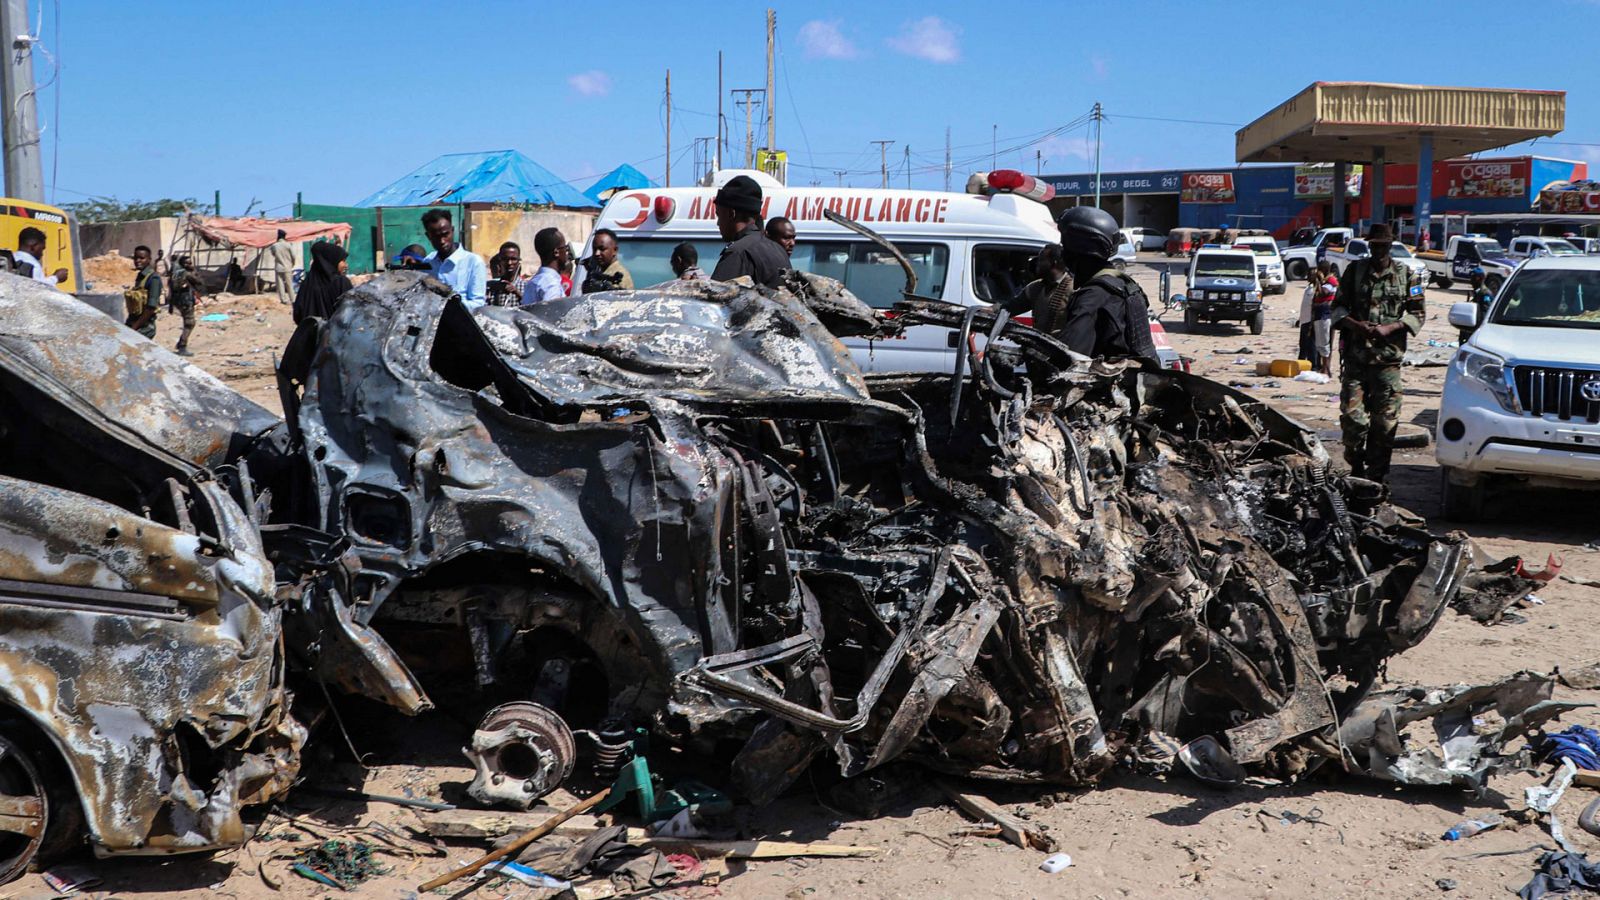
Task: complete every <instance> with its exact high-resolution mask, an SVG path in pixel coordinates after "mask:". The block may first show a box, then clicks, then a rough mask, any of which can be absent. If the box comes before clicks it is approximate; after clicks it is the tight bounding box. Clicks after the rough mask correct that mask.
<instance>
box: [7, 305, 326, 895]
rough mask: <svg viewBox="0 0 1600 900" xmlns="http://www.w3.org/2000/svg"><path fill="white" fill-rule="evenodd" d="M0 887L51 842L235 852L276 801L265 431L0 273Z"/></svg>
mask: <svg viewBox="0 0 1600 900" xmlns="http://www.w3.org/2000/svg"><path fill="white" fill-rule="evenodd" d="M0 322H3V323H4V324H3V325H0V410H3V414H0V880H10V879H11V878H13V877H15V876H16V875H18V874H20V873H21V872H22V871H23V870H24V868H25V867H26V866H27V865H28V864H29V863H30V862H31V861H32V860H33V859H34V858H35V857H36V856H37V855H38V854H39V853H40V852H41V851H45V852H48V851H49V850H51V849H52V848H54V847H65V846H67V845H68V844H69V843H70V842H71V841H72V839H73V838H74V837H75V836H76V835H75V833H74V832H75V830H76V829H77V828H78V826H79V823H80V822H81V824H82V825H84V826H87V828H86V830H87V833H88V835H89V836H90V838H91V840H92V843H93V845H94V847H95V848H96V849H97V850H99V851H102V852H124V853H166V852H179V851H191V850H207V849H215V848H219V847H228V846H234V845H237V844H238V843H240V842H241V841H243V840H244V839H245V837H246V836H247V834H248V832H247V826H246V825H245V823H244V821H243V820H242V818H241V812H242V810H243V809H244V808H245V807H247V806H250V805H254V804H259V803H262V802H265V801H266V800H269V799H271V798H273V797H275V796H278V795H281V794H282V793H283V792H284V791H286V790H287V789H288V787H289V785H290V784H291V782H292V781H293V779H294V777H295V775H296V772H297V771H298V767H299V756H298V754H299V749H300V746H301V744H302V743H303V742H304V739H305V729H304V728H303V727H302V726H301V725H300V724H299V723H298V722H296V721H295V720H294V719H293V718H291V717H290V715H289V696H288V693H287V692H286V690H285V686H284V676H285V672H284V668H285V665H284V664H285V659H284V657H283V655H282V653H281V650H280V643H279V620H280V616H281V611H280V604H279V603H278V602H277V601H276V599H275V598H274V584H275V579H274V575H273V570H272V565H271V564H270V563H269V562H268V560H267V557H266V555H265V552H264V550H263V547H262V543H261V535H260V530H259V529H260V524H261V515H262V513H263V512H264V507H260V506H258V505H257V503H256V502H255V500H254V498H253V497H251V496H250V487H249V485H250V479H249V476H248V473H247V472H246V471H245V469H244V468H242V467H241V466H238V465H235V464H234V459H235V456H236V454H238V453H240V452H242V451H243V450H244V449H245V448H246V446H247V444H248V441H247V440H246V436H253V435H255V434H258V433H262V432H265V431H269V430H270V429H272V428H274V427H275V426H276V425H277V423H278V418H277V417H276V416H274V415H273V414H272V413H270V412H268V411H267V410H265V409H262V408H261V407H259V406H257V405H256V404H254V403H251V402H249V401H248V400H245V399H244V398H242V397H240V396H239V395H238V394H236V393H235V392H233V391H232V390H230V389H228V388H227V387H225V386H223V384H222V383H221V382H219V381H217V380H216V379H214V378H212V377H211V376H209V375H206V374H205V373H203V372H201V371H200V370H198V369H195V368H194V367H192V366H189V365H188V364H186V363H184V362H183V361H181V360H179V359H178V358H177V357H175V356H173V355H171V354H170V353H167V352H166V351H165V350H163V349H161V348H159V347H157V346H156V345H155V344H154V343H152V342H150V341H148V340H145V339H144V338H143V337H141V336H139V335H137V334H134V333H132V332H130V331H129V330H128V329H126V328H123V327H122V326H121V325H120V324H118V323H116V322H114V321H112V320H111V319H109V318H106V317H105V316H103V315H101V314H100V313H98V312H96V311H94V310H92V309H91V308H90V307H88V306H86V305H82V304H80V303H78V302H77V301H75V300H73V299H71V298H70V297H67V296H65V295H62V294H58V293H56V292H55V291H53V290H50V289H48V288H47V289H45V290H44V291H43V292H40V291H39V290H37V286H35V285H31V284H29V283H28V282H26V281H25V280H23V279H19V278H16V277H13V276H10V275H5V276H0Z"/></svg>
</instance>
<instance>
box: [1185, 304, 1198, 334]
mask: <svg viewBox="0 0 1600 900" xmlns="http://www.w3.org/2000/svg"><path fill="white" fill-rule="evenodd" d="M1183 330H1184V331H1186V332H1188V333H1189V334H1194V333H1195V332H1196V331H1198V330H1200V314H1199V313H1197V312H1195V311H1194V310H1193V309H1190V308H1188V307H1184V309H1183Z"/></svg>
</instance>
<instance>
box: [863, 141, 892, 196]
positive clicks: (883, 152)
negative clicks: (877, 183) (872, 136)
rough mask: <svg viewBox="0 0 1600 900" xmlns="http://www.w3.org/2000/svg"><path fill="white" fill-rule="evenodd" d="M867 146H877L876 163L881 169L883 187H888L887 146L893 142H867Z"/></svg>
mask: <svg viewBox="0 0 1600 900" xmlns="http://www.w3.org/2000/svg"><path fill="white" fill-rule="evenodd" d="M867 143H869V144H877V145H878V161H879V164H880V165H881V166H882V167H883V186H884V187H888V186H889V146H890V145H891V144H893V143H894V141H867Z"/></svg>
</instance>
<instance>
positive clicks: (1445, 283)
mask: <svg viewBox="0 0 1600 900" xmlns="http://www.w3.org/2000/svg"><path fill="white" fill-rule="evenodd" d="M1433 283H1434V284H1437V285H1438V286H1439V287H1440V288H1441V289H1443V290H1446V291H1448V290H1450V285H1452V284H1454V283H1455V282H1453V281H1451V280H1450V279H1449V278H1446V277H1445V276H1443V275H1435V276H1433Z"/></svg>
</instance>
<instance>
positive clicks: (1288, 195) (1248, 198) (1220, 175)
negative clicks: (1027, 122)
mask: <svg viewBox="0 0 1600 900" xmlns="http://www.w3.org/2000/svg"><path fill="white" fill-rule="evenodd" d="M1367 169H1368V167H1364V166H1352V167H1351V168H1350V170H1349V172H1348V173H1347V175H1346V178H1345V198H1344V199H1345V210H1344V216H1343V221H1346V222H1370V221H1373V220H1374V219H1376V218H1379V217H1381V218H1382V219H1383V220H1384V221H1388V222H1394V223H1400V224H1401V225H1402V226H1403V225H1404V224H1405V223H1406V222H1408V221H1410V220H1411V219H1412V217H1413V215H1414V214H1415V209H1414V206H1415V202H1416V192H1417V164H1416V163H1414V162H1412V163H1389V164H1387V165H1385V166H1384V178H1383V193H1384V197H1383V208H1382V210H1381V211H1380V213H1379V215H1378V216H1375V215H1374V214H1373V208H1372V197H1371V192H1370V191H1369V190H1365V189H1364V188H1367V187H1368V183H1369V182H1370V179H1368V178H1367V177H1366V176H1367V174H1368V173H1367ZM1432 169H1433V179H1432V194H1433V202H1432V215H1433V216H1435V217H1438V216H1440V215H1449V214H1462V213H1525V212H1528V211H1530V210H1531V209H1532V208H1533V206H1534V203H1535V202H1536V201H1537V200H1538V197H1539V192H1540V191H1541V190H1543V189H1544V188H1545V187H1547V186H1549V185H1551V184H1554V183H1557V182H1566V181H1578V180H1581V179H1584V178H1587V177H1588V174H1589V167H1588V164H1587V163H1584V162H1580V161H1577V160H1570V159H1555V158H1551V157H1545V156H1498V157H1484V158H1479V159H1451V160H1445V161H1442V162H1436V163H1434V164H1433V167H1432ZM1039 177H1040V178H1041V179H1042V180H1044V181H1047V182H1049V183H1050V184H1052V185H1054V186H1055V189H1056V199H1055V200H1052V201H1051V202H1050V207H1051V211H1052V212H1053V213H1059V212H1060V211H1061V210H1062V209H1065V208H1066V207H1069V206H1077V205H1080V204H1092V203H1094V187H1095V184H1094V176H1093V175H1092V174H1078V175H1041V176H1039ZM1333 179H1334V167H1333V165H1332V164H1331V163H1324V164H1309V165H1306V164H1301V165H1293V164H1287V163H1286V164H1282V165H1271V164H1268V165H1243V166H1218V167H1215V168H1206V169H1199V168H1196V169H1160V170H1153V171H1140V172H1103V173H1101V176H1100V206H1101V208H1103V209H1105V210H1106V211H1107V212H1110V213H1111V214H1112V215H1113V216H1116V218H1117V221H1118V222H1120V223H1122V225H1124V226H1125V227H1130V228H1131V227H1139V226H1142V227H1145V228H1155V229H1158V230H1163V231H1164V230H1169V229H1173V228H1216V227H1218V226H1220V225H1223V224H1227V225H1230V226H1233V227H1236V228H1262V229H1265V230H1267V231H1270V232H1272V234H1273V235H1274V236H1275V237H1278V238H1280V239H1286V238H1288V237H1289V235H1290V234H1292V233H1293V232H1294V230H1295V229H1297V228H1301V227H1304V226H1308V225H1309V226H1313V227H1321V226H1323V225H1329V224H1333V223H1334V221H1335V216H1334V209H1333V203H1334V200H1333V196H1334V190H1333ZM1432 224H1433V231H1434V232H1435V234H1434V240H1435V242H1437V241H1438V238H1439V237H1440V235H1439V234H1438V231H1439V227H1440V223H1439V222H1438V221H1437V220H1435V221H1434V222H1433V223H1432Z"/></svg>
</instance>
